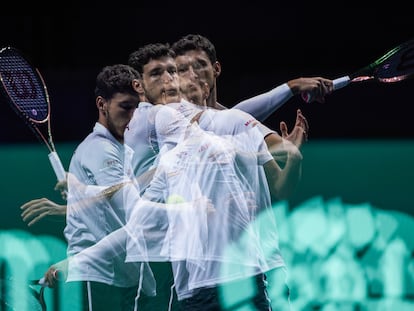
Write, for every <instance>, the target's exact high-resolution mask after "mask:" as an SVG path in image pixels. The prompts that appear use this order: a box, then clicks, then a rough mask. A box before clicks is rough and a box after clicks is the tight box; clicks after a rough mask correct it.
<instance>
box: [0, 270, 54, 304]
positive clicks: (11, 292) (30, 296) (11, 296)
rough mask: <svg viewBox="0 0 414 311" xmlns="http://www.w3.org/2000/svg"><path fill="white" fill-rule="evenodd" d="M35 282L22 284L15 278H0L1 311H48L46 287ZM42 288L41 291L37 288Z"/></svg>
mask: <svg viewBox="0 0 414 311" xmlns="http://www.w3.org/2000/svg"><path fill="white" fill-rule="evenodd" d="M36 281H38V280H33V281H29V282H28V283H24V284H22V282H21V281H17V280H15V279H13V278H7V277H6V278H0V289H1V295H0V310H3V309H4V310H5V311H12V310H21V309H24V310H31V311H46V310H47V306H46V302H45V298H44V290H45V287H43V286H40V285H39V283H37V282H36ZM36 286H37V287H39V286H40V289H37V288H36Z"/></svg>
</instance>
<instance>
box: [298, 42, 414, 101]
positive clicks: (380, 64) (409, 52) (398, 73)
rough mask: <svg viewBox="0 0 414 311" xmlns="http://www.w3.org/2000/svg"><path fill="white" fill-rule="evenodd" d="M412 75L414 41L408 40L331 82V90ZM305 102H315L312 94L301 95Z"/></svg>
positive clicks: (385, 81) (400, 78) (413, 69)
mask: <svg viewBox="0 0 414 311" xmlns="http://www.w3.org/2000/svg"><path fill="white" fill-rule="evenodd" d="M413 74H414V39H411V40H408V41H406V42H404V43H402V44H400V45H398V46H397V47H395V48H393V49H392V50H390V51H388V52H387V53H385V54H384V55H383V56H381V57H380V58H378V59H377V60H376V61H374V62H372V63H371V64H369V65H368V66H366V67H364V68H361V69H360V70H358V71H356V72H354V73H352V74H350V75H346V76H343V77H340V78H338V79H335V80H333V90H334V91H335V90H339V89H341V88H343V87H345V86H347V85H349V84H350V83H353V82H361V81H367V80H372V79H373V80H376V81H379V82H382V83H391V82H398V81H402V80H405V79H407V78H410V77H412V76H413ZM302 98H303V100H304V101H306V102H312V101H314V100H315V96H314V94H312V93H302Z"/></svg>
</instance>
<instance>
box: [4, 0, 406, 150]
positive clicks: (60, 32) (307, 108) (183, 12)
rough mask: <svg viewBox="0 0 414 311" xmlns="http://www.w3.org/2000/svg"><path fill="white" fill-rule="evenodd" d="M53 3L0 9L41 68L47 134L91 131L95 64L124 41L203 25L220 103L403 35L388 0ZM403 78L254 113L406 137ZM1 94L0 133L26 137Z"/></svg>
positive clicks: (323, 70)
mask: <svg viewBox="0 0 414 311" xmlns="http://www.w3.org/2000/svg"><path fill="white" fill-rule="evenodd" d="M136 2H137V1H136ZM249 3H250V2H249ZM58 5H61V6H62V7H61V8H58V10H56V11H57V13H54V14H50V15H48V16H46V15H32V16H27V15H26V16H1V17H0V45H2V46H7V45H11V46H14V47H16V48H19V49H20V50H21V51H22V52H23V53H25V54H26V56H28V57H29V59H30V60H31V61H32V63H33V64H34V65H35V66H36V67H38V68H39V70H40V71H41V73H42V74H43V76H44V79H45V81H46V84H47V86H48V90H49V93H50V99H51V104H52V117H51V121H52V132H53V136H54V140H55V142H66V141H73V142H79V141H80V140H81V139H83V138H84V137H85V136H86V135H87V134H88V133H89V132H90V131H91V129H92V127H93V124H94V122H95V121H96V118H97V114H96V108H95V105H94V96H93V88H94V80H95V76H96V74H97V73H98V71H99V70H100V69H101V67H102V66H105V65H108V64H113V63H122V62H126V60H127V57H128V55H129V53H130V52H132V51H133V50H135V49H136V48H138V47H139V46H140V45H143V44H146V43H149V42H157V41H159V42H173V41H175V40H176V39H178V38H179V37H181V36H182V35H185V34H188V33H200V34H203V35H205V36H207V37H208V38H209V39H210V40H211V41H212V42H213V43H214V44H215V46H216V49H217V54H218V58H219V60H220V62H221V63H222V68H223V72H222V75H221V76H220V78H219V86H218V98H219V101H220V102H221V103H223V104H225V105H227V106H228V107H231V106H232V105H234V104H235V103H237V102H238V101H240V100H243V99H245V98H248V97H251V96H254V95H257V94H259V93H261V92H264V91H267V90H270V89H271V88H273V87H275V86H277V85H279V84H281V83H284V82H286V81H288V80H289V79H293V78H297V77H301V76H324V77H327V78H332V79H334V78H338V77H340V76H342V75H345V74H348V73H351V72H353V71H355V70H357V69H359V68H360V67H363V66H365V65H367V64H369V63H371V62H372V61H374V60H376V59H377V58H378V57H379V56H381V55H383V54H384V53H385V52H387V51H388V50H389V49H391V48H393V47H394V46H396V45H398V44H400V43H402V42H404V41H406V40H408V39H411V38H412V37H414V18H413V17H412V16H411V14H410V12H411V10H410V9H408V7H407V3H402V4H399V3H398V2H395V1H394V2H393V3H392V4H391V3H388V4H387V5H381V6H380V5H379V4H376V5H375V6H374V5H370V4H369V3H366V2H363V1H360V3H359V4H351V2H349V1H337V2H335V1H330V2H327V3H326V4H324V3H321V2H318V3H317V4H314V3H311V1H307V2H305V3H301V2H287V1H286V3H285V2H283V3H278V2H271V3H269V4H267V5H263V4H260V2H257V3H256V2H255V3H254V5H252V4H251V3H250V5H243V4H240V3H239V4H237V5H236V6H233V9H232V10H230V9H226V8H225V7H224V6H226V7H227V6H231V4H230V3H224V2H222V3H221V4H220V3H212V2H208V3H207V2H205V3H203V2H190V3H189V4H187V3H181V2H177V3H175V4H174V5H171V6H169V7H165V6H164V4H162V3H157V5H142V4H137V3H134V2H130V3H126V4H125V5H124V4H123V3H121V2H117V3H116V5H115V3H111V7H107V8H103V7H102V4H101V3H100V4H99V5H98V4H96V5H95V7H93V6H94V3H91V4H90V5H89V6H88V7H85V5H78V4H76V3H66V2H65V3H62V4H58ZM413 88H414V79H413V80H406V81H403V82H399V83H394V84H380V83H377V82H375V81H369V82H364V83H359V84H352V85H350V86H348V87H346V88H343V89H341V90H337V91H336V92H334V93H333V94H331V95H330V96H329V97H328V98H327V101H326V103H324V104H318V103H312V104H306V103H304V102H303V101H302V100H301V99H300V97H295V98H292V99H290V100H289V102H288V103H287V104H285V105H284V106H283V107H282V108H281V109H280V110H279V111H278V112H277V113H275V114H274V115H273V116H272V117H271V118H270V119H268V120H267V121H266V124H268V125H269V126H271V127H273V128H276V129H278V124H279V122H280V121H281V120H285V121H287V122H288V125H289V126H291V125H292V124H293V122H294V118H295V111H296V109H297V108H301V109H302V110H303V112H304V114H305V115H306V116H307V118H308V120H309V123H310V136H309V138H310V139H314V140H319V139H384V138H385V139H394V138H399V139H400V138H402V139H411V138H414V126H413V122H412V117H411V108H412V103H413V99H412V95H411V94H412V90H413ZM1 104H2V107H3V109H2V110H1V111H2V112H1V114H0V124H1V129H2V130H1V131H0V143H19V142H32V141H35V140H36V139H35V138H34V136H33V135H32V134H31V132H30V131H29V130H28V129H27V128H26V127H25V126H24V124H23V123H22V122H21V120H20V119H19V118H18V117H17V115H16V114H15V113H14V112H13V111H12V110H11V108H10V107H8V106H7V105H3V103H1Z"/></svg>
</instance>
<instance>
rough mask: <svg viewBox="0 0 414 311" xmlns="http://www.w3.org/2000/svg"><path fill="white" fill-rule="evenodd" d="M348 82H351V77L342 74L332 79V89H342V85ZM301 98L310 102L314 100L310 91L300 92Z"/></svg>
mask: <svg viewBox="0 0 414 311" xmlns="http://www.w3.org/2000/svg"><path fill="white" fill-rule="evenodd" d="M350 82H351V78H350V77H349V76H343V77H340V78H338V79H335V80H333V81H332V83H333V90H334V91H336V90H339V89H342V88H343V87H345V86H347V85H348V84H349V83H350ZM302 99H303V100H304V101H305V102H307V103H310V102H312V101H313V100H314V96H313V95H312V93H311V92H305V93H302Z"/></svg>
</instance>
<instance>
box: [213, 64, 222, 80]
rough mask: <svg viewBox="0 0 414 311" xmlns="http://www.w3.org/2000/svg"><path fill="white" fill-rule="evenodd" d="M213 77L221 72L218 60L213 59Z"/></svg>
mask: <svg viewBox="0 0 414 311" xmlns="http://www.w3.org/2000/svg"><path fill="white" fill-rule="evenodd" d="M213 69H214V77H215V78H217V77H218V76H220V74H221V64H220V62H218V61H215V62H214V64H213Z"/></svg>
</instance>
